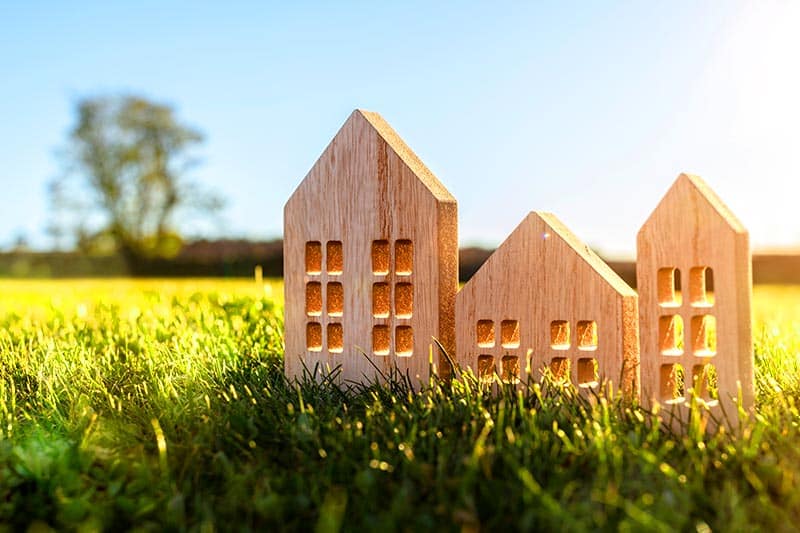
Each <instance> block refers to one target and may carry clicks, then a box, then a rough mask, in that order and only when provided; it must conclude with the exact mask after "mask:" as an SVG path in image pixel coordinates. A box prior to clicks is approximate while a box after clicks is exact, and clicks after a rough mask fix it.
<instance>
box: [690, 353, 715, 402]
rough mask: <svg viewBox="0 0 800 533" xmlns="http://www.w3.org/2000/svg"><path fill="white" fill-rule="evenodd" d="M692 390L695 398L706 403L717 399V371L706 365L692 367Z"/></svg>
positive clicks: (712, 366)
mask: <svg viewBox="0 0 800 533" xmlns="http://www.w3.org/2000/svg"><path fill="white" fill-rule="evenodd" d="M692 389H693V391H694V395H695V396H696V397H697V398H700V399H702V400H705V401H706V402H711V401H716V400H718V399H719V389H718V383H717V369H716V368H714V365H711V364H708V363H706V364H701V365H694V366H693V367H692Z"/></svg>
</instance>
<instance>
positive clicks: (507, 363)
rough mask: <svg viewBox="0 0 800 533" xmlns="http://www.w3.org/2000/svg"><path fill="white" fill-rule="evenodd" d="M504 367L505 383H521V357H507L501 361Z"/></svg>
mask: <svg viewBox="0 0 800 533" xmlns="http://www.w3.org/2000/svg"><path fill="white" fill-rule="evenodd" d="M500 365H501V367H502V370H503V373H502V376H501V377H502V380H503V382H504V383H519V357H518V356H516V355H505V356H503V358H502V359H501V360H500Z"/></svg>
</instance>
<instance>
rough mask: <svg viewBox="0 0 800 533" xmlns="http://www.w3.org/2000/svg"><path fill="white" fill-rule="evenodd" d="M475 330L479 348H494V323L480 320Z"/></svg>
mask: <svg viewBox="0 0 800 533" xmlns="http://www.w3.org/2000/svg"><path fill="white" fill-rule="evenodd" d="M475 330H476V334H477V337H478V346H480V347H481V348H491V347H493V346H494V322H492V321H491V320H478V325H477V326H476V328H475Z"/></svg>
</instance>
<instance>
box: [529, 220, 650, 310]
mask: <svg viewBox="0 0 800 533" xmlns="http://www.w3.org/2000/svg"><path fill="white" fill-rule="evenodd" d="M530 217H537V218H539V220H541V221H542V222H543V223H544V224H545V225H546V226H548V227H549V228H550V229H551V230H553V231H554V232H555V233H557V234H558V236H559V237H561V238H562V239H563V240H564V242H566V243H567V245H569V247H570V248H572V249H573V250H574V251H575V253H576V254H578V255H579V256H580V257H581V258H582V259H583V260H584V261H585V262H586V264H587V265H588V266H589V267H590V268H592V269H593V270H594V271H595V272H597V274H598V275H599V276H600V277H601V278H603V280H604V281H605V282H606V283H608V284H609V285H610V286H611V287H612V288H613V289H614V290H616V291H617V292H619V293H620V294H622V295H630V296H635V295H636V291H634V290H633V289H632V288H631V286H630V285H628V284H627V283H625V281H624V280H623V279H622V278H621V277H619V275H618V274H617V273H616V272H614V271H613V270H612V269H611V267H610V266H608V263H606V262H605V261H603V259H602V258H601V257H600V256H599V255H597V254H596V253H595V252H594V250H592V249H591V248H589V246H588V245H587V244H585V243H583V241H581V240H580V239H579V238H578V237H577V235H575V234H574V233H572V231H570V229H569V228H567V226H565V225H564V223H563V222H561V220H559V219H558V217H556V216H555V215H554V214H552V213H547V212H543V211H531V213H530V214H528V217H526V220H527V219H528V218H530Z"/></svg>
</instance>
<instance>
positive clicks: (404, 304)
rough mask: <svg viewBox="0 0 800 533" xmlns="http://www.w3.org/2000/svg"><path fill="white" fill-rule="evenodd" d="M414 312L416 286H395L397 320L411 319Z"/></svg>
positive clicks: (408, 284) (405, 284)
mask: <svg viewBox="0 0 800 533" xmlns="http://www.w3.org/2000/svg"><path fill="white" fill-rule="evenodd" d="M413 312H414V286H413V285H411V284H410V283H397V284H395V286H394V314H395V316H397V318H411V315H412V314H413Z"/></svg>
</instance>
